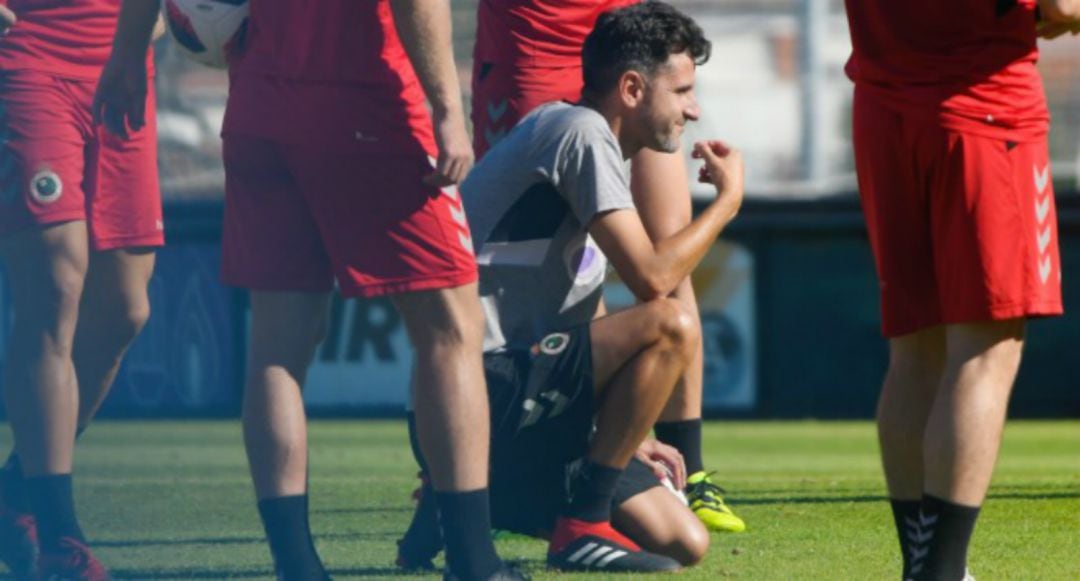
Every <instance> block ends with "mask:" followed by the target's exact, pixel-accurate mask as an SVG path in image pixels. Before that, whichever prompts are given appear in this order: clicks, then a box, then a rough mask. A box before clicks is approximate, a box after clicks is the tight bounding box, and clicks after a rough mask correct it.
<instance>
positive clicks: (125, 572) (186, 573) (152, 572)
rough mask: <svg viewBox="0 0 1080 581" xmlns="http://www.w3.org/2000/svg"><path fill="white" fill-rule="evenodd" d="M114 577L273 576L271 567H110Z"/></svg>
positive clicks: (225, 577)
mask: <svg viewBox="0 0 1080 581" xmlns="http://www.w3.org/2000/svg"><path fill="white" fill-rule="evenodd" d="M109 575H110V576H112V578H113V579H247V578H253V577H261V578H263V579H266V578H268V577H273V576H274V572H273V570H271V569H244V570H241V571H222V570H220V569H173V570H166V571H163V570H160V569H110V570H109Z"/></svg>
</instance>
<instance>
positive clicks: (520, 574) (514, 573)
mask: <svg viewBox="0 0 1080 581" xmlns="http://www.w3.org/2000/svg"><path fill="white" fill-rule="evenodd" d="M531 579H532V577H529V575H528V574H527V573H525V572H524V571H521V570H519V569H517V568H516V567H509V566H507V565H503V568H502V569H499V570H498V571H496V572H495V574H494V575H492V576H490V577H488V578H487V579H483V580H479V579H478V580H477V581H531ZM443 581H465V580H464V579H462V578H461V577H458V576H457V575H455V574H453V573H452V572H450V570H447V571H446V573H444V574H443Z"/></svg>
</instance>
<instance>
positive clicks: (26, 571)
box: [0, 498, 38, 581]
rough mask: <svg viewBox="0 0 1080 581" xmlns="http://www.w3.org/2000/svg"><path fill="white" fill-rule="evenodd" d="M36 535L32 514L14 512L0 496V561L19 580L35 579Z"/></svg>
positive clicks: (35, 524) (35, 525)
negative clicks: (5, 504)
mask: <svg viewBox="0 0 1080 581" xmlns="http://www.w3.org/2000/svg"><path fill="white" fill-rule="evenodd" d="M37 558H38V536H37V523H36V522H35V521H34V515H32V514H26V513H20V512H15V511H13V510H11V509H9V508H8V507H6V506H4V502H3V499H2V498H0V562H2V563H4V564H5V565H7V568H8V571H10V572H11V575H12V577H14V578H15V579H17V580H19V581H26V580H31V579H37V567H36V565H37Z"/></svg>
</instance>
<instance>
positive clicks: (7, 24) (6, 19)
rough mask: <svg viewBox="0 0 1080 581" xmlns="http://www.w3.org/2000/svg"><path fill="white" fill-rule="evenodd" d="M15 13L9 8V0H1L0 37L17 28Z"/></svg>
mask: <svg viewBox="0 0 1080 581" xmlns="http://www.w3.org/2000/svg"><path fill="white" fill-rule="evenodd" d="M16 20H18V19H17V18H15V12H13V11H12V10H11V9H10V8H8V7H7V0H0V36H3V35H5V34H7V33H8V31H9V30H11V27H12V26H15V21H16Z"/></svg>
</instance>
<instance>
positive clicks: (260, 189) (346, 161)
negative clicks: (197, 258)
mask: <svg viewBox="0 0 1080 581" xmlns="http://www.w3.org/2000/svg"><path fill="white" fill-rule="evenodd" d="M248 26H249V28H248V32H247V37H246V40H245V43H246V44H245V46H243V47H242V48H241V50H240V53H239V54H238V55H237V56H236V58H234V60H233V61H232V62H231V63H230V67H229V70H230V77H231V85H230V93H229V103H228V108H227V110H226V114H225V125H224V131H223V134H224V137H225V170H226V181H227V183H226V205H225V232H224V244H223V265H222V271H223V276H224V279H225V281H226V282H227V283H229V284H233V285H236V286H241V287H246V288H251V289H256V290H296V291H309V292H322V291H329V290H331V289H332V288H333V284H334V280H335V279H336V280H337V282H338V285H339V287H340V289H341V291H342V292H343V293H344V294H345V295H347V296H368V297H370V296H378V295H382V294H387V293H398V292H407V291H417V290H425V289H436V288H447V287H454V286H460V285H462V284H467V283H470V282H473V281H475V280H476V264H475V259H474V257H473V254H472V242H471V237H470V234H469V230H468V226H467V224H466V222H465V218H464V213H463V211H462V208H461V202H460V200H459V199H458V195H457V191H456V189H454V188H447V189H445V190H442V191H440V190H438V189H436V188H433V187H430V186H426V185H424V184H423V182H422V181H421V178H423V177H424V176H425V175H427V174H429V173H431V172H432V171H433V169H432V167H433V157H434V156H435V155H437V153H436V148H435V140H434V137H433V130H432V126H431V119H430V117H429V115H428V112H427V108H426V106H425V103H424V94H423V91H422V88H421V86H420V84H419V81H418V80H417V78H416V75H415V73H414V72H413V69H412V66H411V64H410V63H409V60H408V57H407V55H406V53H405V50H404V48H403V47H402V45H401V41H400V39H399V38H398V35H397V31H396V28H395V26H394V21H393V15H392V13H391V10H390V4H389V0H378V1H363V2H357V1H355V0H320V2H319V3H318V9H317V10H315V9H312V6H311V4H310V3H309V2H304V1H302V0H261V1H260V2H253V3H251V16H250V21H249V24H248Z"/></svg>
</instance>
